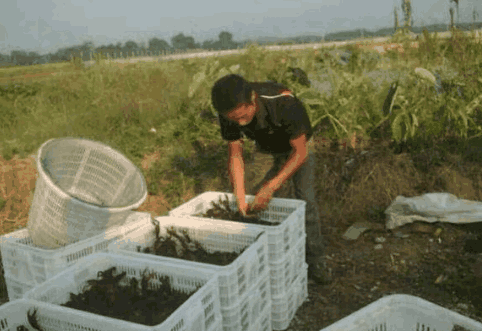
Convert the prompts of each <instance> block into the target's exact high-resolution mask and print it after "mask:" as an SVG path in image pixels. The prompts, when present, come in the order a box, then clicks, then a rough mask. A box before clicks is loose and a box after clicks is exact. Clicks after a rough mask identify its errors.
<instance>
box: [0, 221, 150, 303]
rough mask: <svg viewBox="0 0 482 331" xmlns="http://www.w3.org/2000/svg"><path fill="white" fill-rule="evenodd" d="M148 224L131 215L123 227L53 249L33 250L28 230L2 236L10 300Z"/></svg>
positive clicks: (40, 248) (1, 242)
mask: <svg viewBox="0 0 482 331" xmlns="http://www.w3.org/2000/svg"><path fill="white" fill-rule="evenodd" d="M151 223H152V219H151V215H150V214H149V213H143V212H131V214H130V215H129V216H128V217H127V219H126V220H125V223H124V224H122V225H119V226H115V227H112V228H110V229H108V230H107V231H105V232H104V233H102V234H99V235H96V236H94V237H92V238H89V239H84V240H82V241H78V242H76V243H73V244H70V245H67V246H64V247H61V248H56V249H50V248H45V247H39V246H35V245H34V244H33V241H32V238H31V237H30V235H29V232H28V230H27V229H21V230H17V231H14V232H12V233H8V234H5V235H3V236H1V237H0V245H1V246H0V247H1V252H2V263H3V269H4V270H5V278H6V283H7V291H8V296H9V299H10V300H15V299H19V298H21V297H22V296H23V294H24V293H25V292H26V291H28V290H29V289H31V288H33V287H34V286H35V285H38V284H41V283H43V282H44V281H46V280H47V279H49V278H51V277H52V276H54V275H56V274H57V273H59V272H60V271H62V270H65V269H66V268H68V267H69V266H71V265H73V264H75V263H76V262H77V261H79V260H80V259H83V258H84V257H86V256H89V255H91V254H93V253H96V252H106V251H107V246H108V245H109V243H111V242H113V241H114V240H116V239H122V238H123V237H125V236H126V235H128V234H129V233H130V232H132V231H135V230H136V229H139V228H141V227H143V226H145V225H146V224H151Z"/></svg>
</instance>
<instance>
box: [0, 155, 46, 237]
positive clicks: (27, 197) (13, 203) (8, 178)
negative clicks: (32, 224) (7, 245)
mask: <svg viewBox="0 0 482 331" xmlns="http://www.w3.org/2000/svg"><path fill="white" fill-rule="evenodd" d="M36 180H37V169H36V166H35V161H34V160H33V158H31V157H29V158H26V159H20V158H19V157H18V155H16V156H15V157H14V158H12V159H11V160H9V161H6V160H5V159H3V158H2V157H1V156H0V201H3V208H1V209H0V232H1V234H5V233H9V232H12V231H14V230H16V229H18V228H20V227H24V226H26V224H27V221H28V213H29V210H30V205H31V201H32V198H33V192H34V189H35V182H36Z"/></svg>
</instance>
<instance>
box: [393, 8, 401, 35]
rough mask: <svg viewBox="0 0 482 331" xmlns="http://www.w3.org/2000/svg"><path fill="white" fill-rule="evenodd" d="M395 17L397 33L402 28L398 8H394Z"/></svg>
mask: <svg viewBox="0 0 482 331" xmlns="http://www.w3.org/2000/svg"><path fill="white" fill-rule="evenodd" d="M393 15H394V16H395V17H394V23H395V32H396V31H397V30H398V28H399V27H400V22H399V21H398V10H397V7H395V8H394V10H393Z"/></svg>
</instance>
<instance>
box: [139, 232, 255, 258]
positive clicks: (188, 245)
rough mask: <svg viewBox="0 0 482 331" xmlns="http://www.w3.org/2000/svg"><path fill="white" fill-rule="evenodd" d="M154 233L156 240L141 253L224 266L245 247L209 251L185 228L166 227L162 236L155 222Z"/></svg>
mask: <svg viewBox="0 0 482 331" xmlns="http://www.w3.org/2000/svg"><path fill="white" fill-rule="evenodd" d="M155 234H156V241H155V242H154V245H153V246H152V247H146V248H144V249H143V250H142V252H143V253H148V254H154V255H158V256H167V257H174V258H177V259H183V260H188V261H194V262H202V263H208V264H214V265H219V266H225V265H228V264H230V263H232V262H233V261H234V260H236V258H237V257H238V256H239V255H241V254H242V253H243V252H244V251H245V250H246V248H247V247H245V248H244V249H242V250H241V251H240V252H239V253H238V252H218V251H216V252H213V253H209V252H208V251H206V250H205V249H204V247H203V246H202V245H201V244H200V243H199V242H197V241H194V240H192V239H191V238H190V237H189V234H188V232H187V230H185V229H182V230H180V234H179V233H178V231H177V230H176V229H174V227H170V228H168V229H167V236H165V237H164V236H161V235H160V227H159V224H156V229H155ZM256 239H257V238H256ZM177 242H179V243H180V245H181V249H179V250H178V249H177V246H178V243H177ZM137 251H138V252H140V251H141V247H137Z"/></svg>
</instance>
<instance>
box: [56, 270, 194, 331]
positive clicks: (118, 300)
mask: <svg viewBox="0 0 482 331" xmlns="http://www.w3.org/2000/svg"><path fill="white" fill-rule="evenodd" d="M115 272H116V268H115V267H112V268H110V269H107V270H105V271H101V272H99V274H98V277H100V279H91V280H88V281H87V282H86V287H85V288H84V289H83V291H82V292H81V293H79V294H74V293H70V300H69V301H68V302H66V303H64V304H63V306H65V307H69V308H74V309H79V310H82V311H86V312H90V313H94V314H98V315H102V316H107V317H112V318H117V319H121V320H125V321H129V322H133V323H139V324H143V325H148V326H154V325H158V324H160V323H162V322H163V321H164V320H165V319H167V318H168V317H169V316H170V315H171V314H172V313H173V312H174V311H175V310H176V309H177V308H179V307H180V306H181V305H182V304H183V303H184V302H185V301H186V300H187V299H189V297H190V296H191V295H193V294H194V293H195V292H196V291H197V290H198V289H199V288H200V286H198V287H197V289H196V290H194V291H193V292H191V293H185V292H183V291H179V290H176V289H174V288H171V284H170V279H169V277H168V276H163V277H160V278H159V279H158V282H156V284H151V285H149V283H150V281H151V280H152V279H153V278H154V277H156V275H155V274H148V273H147V272H146V271H144V272H143V274H142V279H141V280H140V282H139V280H138V279H137V278H135V277H133V278H131V279H130V280H129V281H127V282H125V281H124V282H123V284H121V281H122V280H124V279H125V277H126V272H122V273H119V274H116V273H115Z"/></svg>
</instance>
